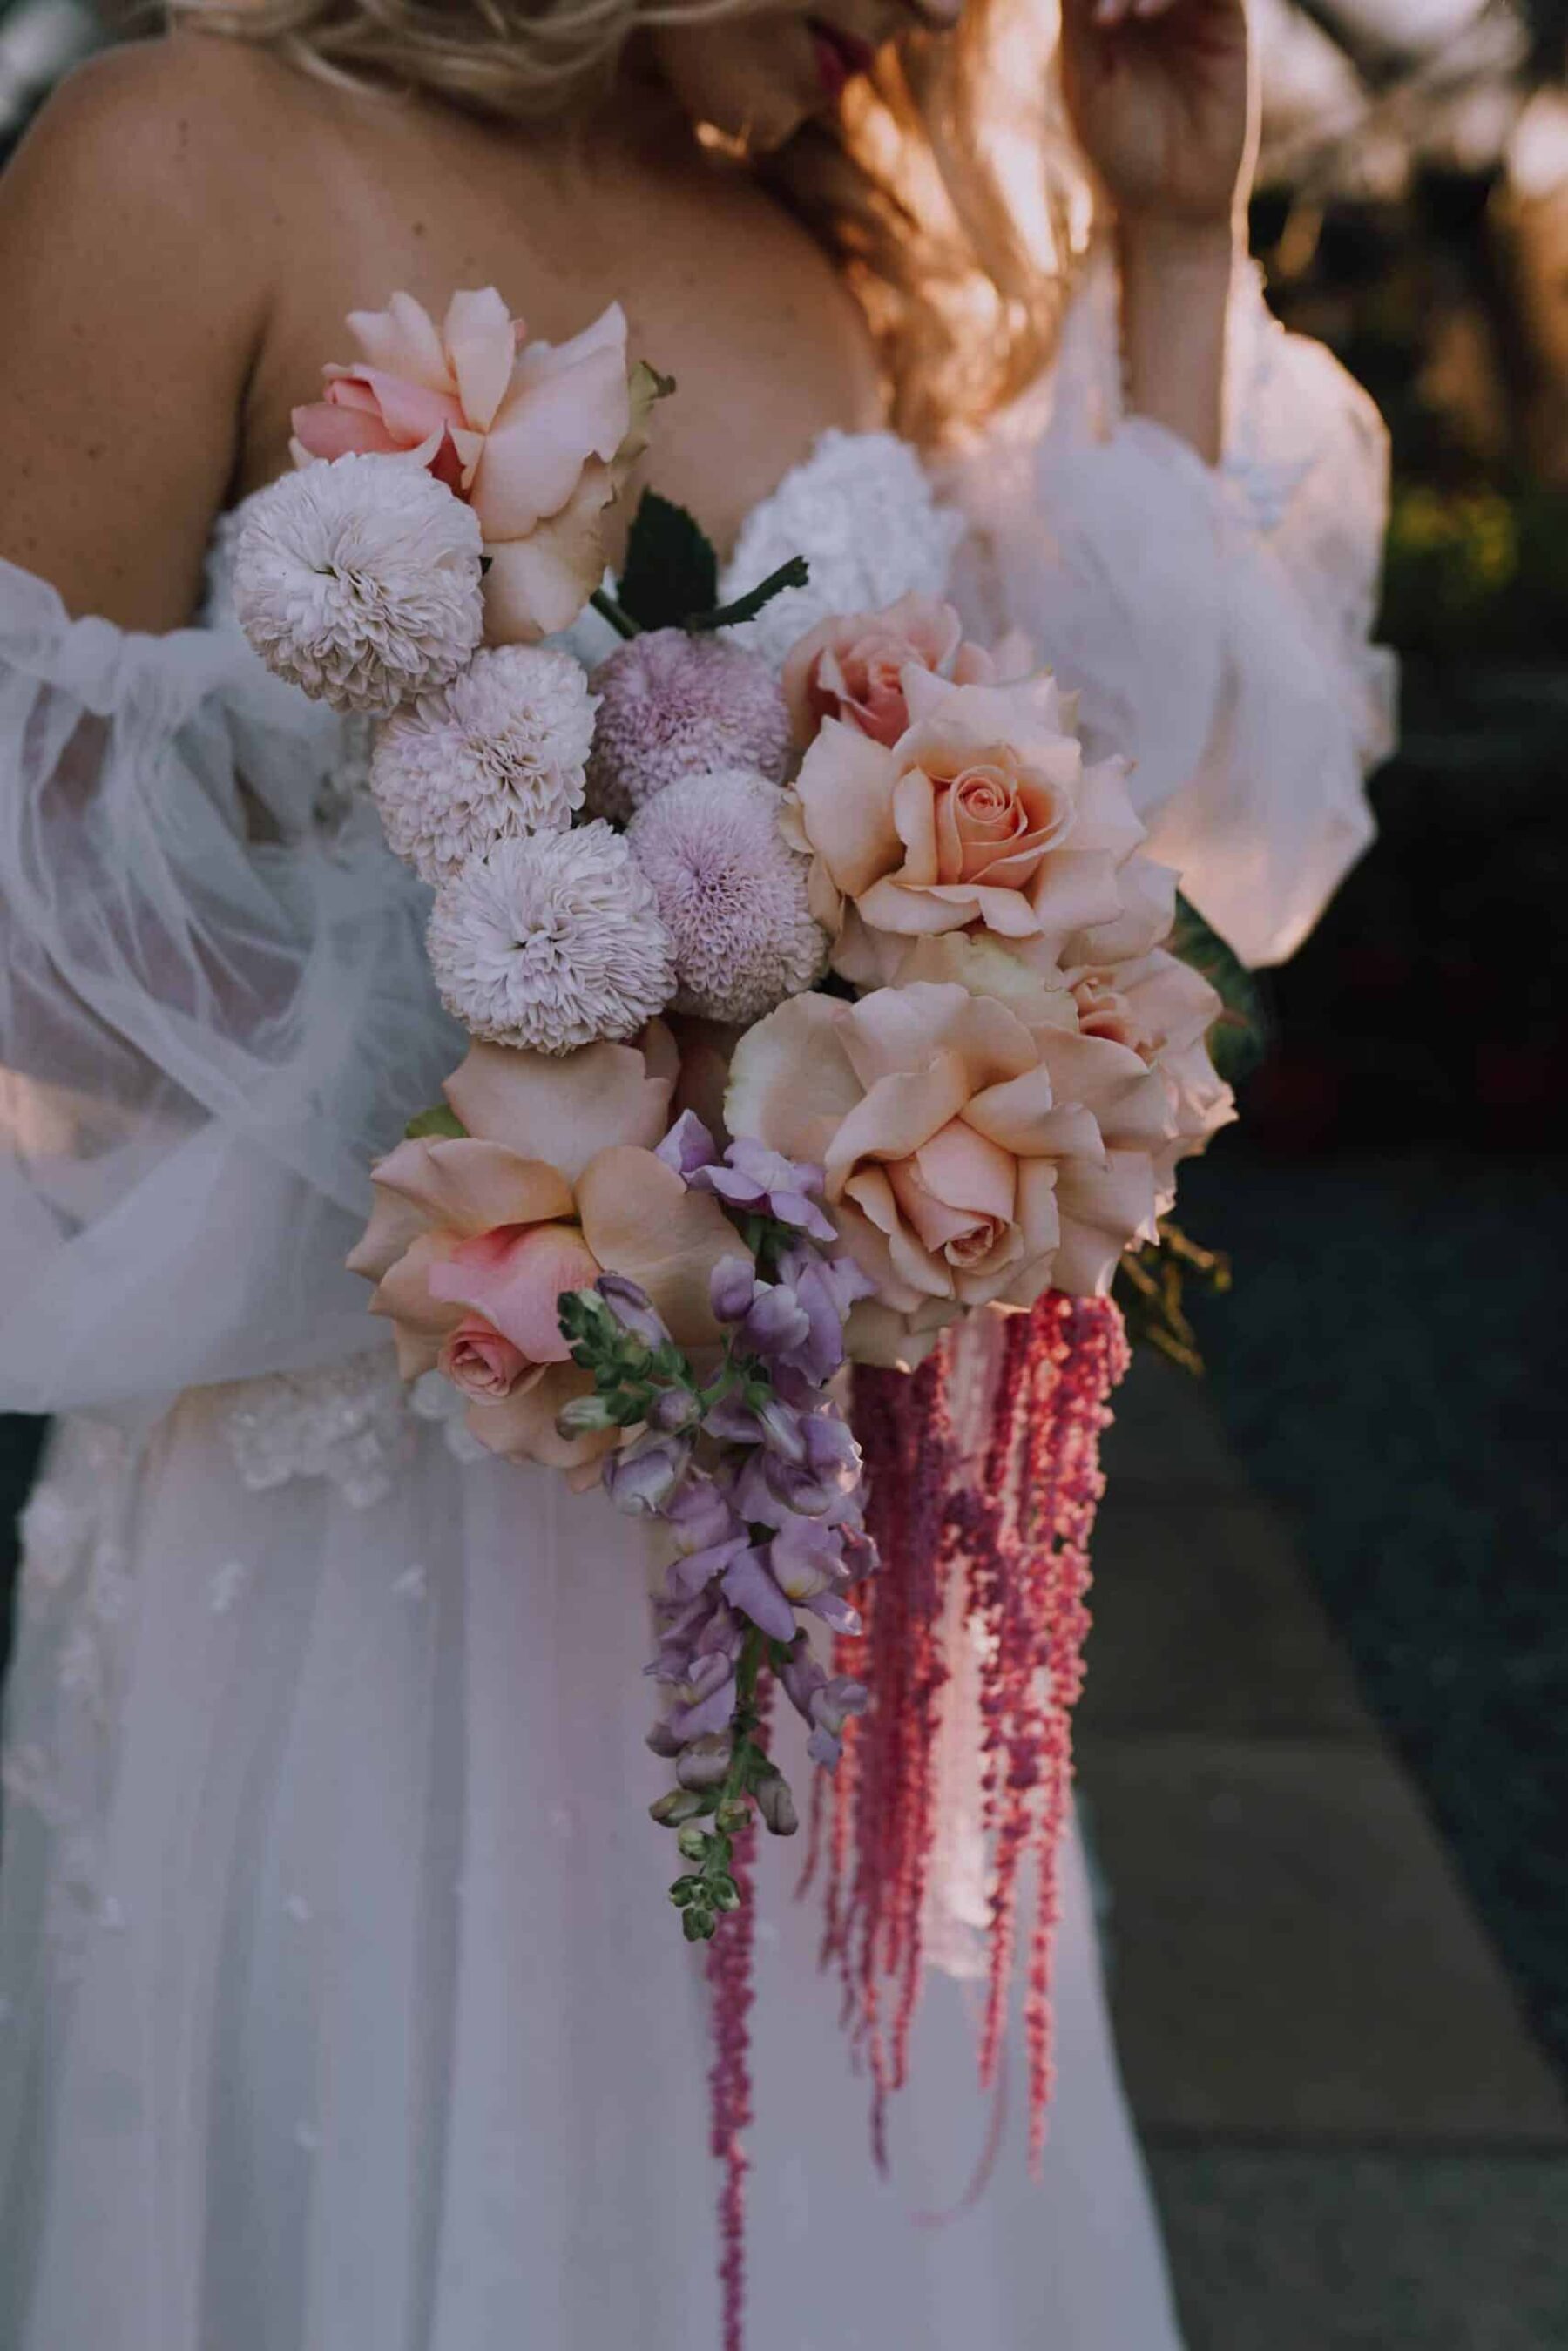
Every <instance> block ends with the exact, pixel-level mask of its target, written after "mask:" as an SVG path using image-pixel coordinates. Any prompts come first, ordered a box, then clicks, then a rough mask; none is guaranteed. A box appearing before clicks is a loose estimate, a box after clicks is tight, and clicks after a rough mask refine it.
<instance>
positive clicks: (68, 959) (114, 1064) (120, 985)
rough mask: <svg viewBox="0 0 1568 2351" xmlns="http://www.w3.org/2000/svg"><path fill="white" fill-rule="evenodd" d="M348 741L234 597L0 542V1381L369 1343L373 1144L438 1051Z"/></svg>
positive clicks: (408, 914) (50, 1406) (51, 1394)
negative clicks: (76, 614)
mask: <svg viewBox="0 0 1568 2351" xmlns="http://www.w3.org/2000/svg"><path fill="white" fill-rule="evenodd" d="M343 750H344V744H343V730H342V727H341V726H340V723H339V722H337V721H334V720H332V719H330V718H329V717H327V716H324V715H323V714H322V713H321V712H320V711H319V710H317V709H315V708H314V707H312V705H309V704H308V703H307V702H306V701H305V700H304V699H303V697H302V696H300V695H296V694H295V693H293V692H292V690H291V689H289V688H287V687H284V686H281V685H279V684H277V681H275V680H273V679H272V678H270V677H269V676H268V675H267V673H266V672H265V671H264V670H263V669H262V667H261V665H260V664H259V663H258V662H257V661H256V659H255V657H254V655H253V654H252V653H250V651H249V649H248V647H247V646H246V644H245V643H244V640H243V639H242V638H241V637H240V636H239V634H238V632H237V631H236V630H235V629H234V628H233V627H232V626H226V627H225V626H222V625H220V626H216V627H212V628H202V629H190V630H183V631H179V632H175V633H173V634H171V635H167V636H161V637H152V636H141V635H135V634H131V633H127V632H124V631H121V630H119V629H116V628H113V627H111V626H110V624H109V623H108V622H103V621H98V620H79V621H72V620H70V619H69V618H68V616H67V614H66V613H65V611H64V610H63V608H62V606H61V604H60V602H59V600H58V598H57V596H56V595H55V593H54V591H53V590H51V589H50V588H48V587H47V585H46V584H45V583H44V582H43V581H41V580H37V579H35V578H34V577H33V576H32V575H31V574H30V573H27V572H26V571H22V570H19V569H16V568H15V567H14V566H12V565H9V564H5V563H0V949H3V961H0V1405H4V1406H7V1407H10V1408H12V1409H19V1410H24V1411H53V1410H57V1409H62V1408H74V1407H78V1406H86V1405H95V1404H100V1403H106V1402H111V1401H119V1400H120V1399H123V1398H126V1397H134V1396H141V1395H145V1396H149V1397H156V1396H160V1395H166V1394H168V1393H170V1392H172V1391H174V1390H177V1389H179V1388H182V1387H183V1386H186V1385H189V1384H193V1383H199V1382H204V1381H212V1380H221V1379H229V1378H235V1377H241V1376H246V1375H249V1374H253V1373H257V1372H262V1371H267V1370H276V1369H283V1368H298V1367H301V1366H303V1365H305V1364H311V1363H315V1362H321V1361H327V1360H330V1359H331V1358H333V1357H334V1356H339V1355H342V1354H345V1353H350V1352H351V1351H352V1350H353V1349H354V1348H356V1347H360V1348H362V1347H363V1346H364V1345H365V1343H366V1329H367V1326H366V1323H365V1320H364V1309H365V1296H364V1286H363V1284H362V1283H361V1282H359V1281H356V1280H354V1279H353V1278H352V1277H351V1276H350V1275H349V1274H347V1273H345V1272H344V1271H343V1270H342V1259H343V1256H344V1253H345V1250H346V1249H348V1247H349V1246H350V1242H351V1240H352V1238H353V1234H354V1229H355V1225H356V1220H357V1219H358V1217H360V1215H361V1211H362V1208H363V1206H364V1204H365V1200H366V1195H367V1177H366V1171H367V1169H368V1166H369V1164H370V1160H371V1156H372V1155H373V1154H374V1153H375V1151H376V1150H378V1149H381V1148H384V1147H385V1146H386V1144H388V1143H389V1142H390V1141H391V1140H392V1138H393V1137H394V1136H395V1135H396V1134H397V1133H398V1131H399V1129H400V1126H401V1123H402V1119H403V1118H405V1117H406V1116H407V1113H408V1110H409V1108H410V1107H412V1106H415V1105H417V1104H418V1103H419V1102H421V1101H425V1100H429V1099H430V1098H431V1095H432V1094H433V1093H434V1089H435V1086H436V1084H437V1082H438V1081H439V1079H440V1077H441V1075H442V1074H443V1072H444V1070H445V1069H447V1068H449V1067H450V1066H451V1063H452V1061H453V1060H454V1059H455V1050H454V1039H453V1035H452V1032H451V1030H450V1029H449V1028H448V1027H447V1025H446V1023H445V1022H444V1019H443V1018H442V1016H441V1015H440V1013H439V1010H438V1008H436V1007H435V1006H434V1002H433V1000H432V998H430V994H429V987H428V980H427V978H426V977H425V970H424V962H423V951H422V947H421V942H420V927H421V921H422V917H423V901H422V894H421V893H419V892H418V891H417V888H416V887H415V886H414V885H412V884H411V883H409V882H408V881H407V878H406V877H404V876H403V874H402V869H401V868H400V867H398V866H396V865H395V864H394V863H393V862H392V860H391V859H390V858H389V857H388V856H387V855H386V853H385V852H384V851H383V850H382V849H381V848H380V846H379V843H378V841H376V840H375V838H374V831H375V828H374V819H373V811H371V810H364V811H363V816H364V817H365V818H368V819H369V824H368V826H367V824H366V823H365V822H364V821H363V820H362V819H361V817H359V816H354V815H350V818H349V820H348V821H347V822H346V823H344V822H329V821H324V817H325V816H327V815H328V814H329V813H330V811H329V810H325V809H324V807H323V795H324V793H329V792H330V791H331V789H332V788H333V785H334V778H336V777H337V776H338V774H339V772H340V767H341V762H342V757H343Z"/></svg>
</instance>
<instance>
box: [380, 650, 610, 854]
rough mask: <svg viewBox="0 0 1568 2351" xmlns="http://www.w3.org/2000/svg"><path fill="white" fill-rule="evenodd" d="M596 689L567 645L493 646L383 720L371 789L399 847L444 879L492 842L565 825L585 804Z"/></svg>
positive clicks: (556, 829)
mask: <svg viewBox="0 0 1568 2351" xmlns="http://www.w3.org/2000/svg"><path fill="white" fill-rule="evenodd" d="M593 710H594V703H593V696H592V695H591V694H590V693H589V691H588V680H587V679H586V677H585V676H584V675H583V673H582V670H581V667H580V664H578V663H577V662H575V661H573V660H572V658H571V656H570V653H552V652H550V651H549V650H548V649H547V648H546V647H544V646H542V645H497V646H494V647H491V648H489V649H487V650H485V651H482V652H480V653H476V655H475V657H474V659H473V661H472V662H471V663H470V664H469V666H468V667H467V668H466V669H465V670H464V671H462V672H461V673H460V674H459V675H458V676H456V677H455V678H454V679H453V681H452V683H451V684H450V685H447V686H445V687H444V688H443V689H441V690H440V691H439V692H437V693H434V694H431V695H422V696H421V698H420V700H419V701H418V702H417V703H416V704H414V705H413V707H412V708H410V709H406V710H401V711H399V712H398V713H397V714H396V716H393V717H392V718H391V719H390V720H389V721H388V722H387V724H386V726H384V727H383V728H382V732H381V736H380V738H379V740H378V742H377V744H376V749H375V757H374V758H373V759H372V760H371V796H372V798H373V799H374V800H375V803H376V806H377V808H378V809H379V810H381V817H382V824H383V825H384V827H385V828H386V836H387V840H388V841H389V842H390V843H391V845H392V849H393V850H394V851H395V852H396V853H397V855H398V856H399V857H401V858H402V859H403V860H404V861H405V862H407V863H408V864H410V865H412V866H413V870H414V872H416V873H417V874H418V875H419V877H420V879H421V880H422V881H423V882H444V881H445V880H446V879H447V877H448V876H449V875H450V874H452V873H454V872H456V870H457V868H458V867H459V866H460V865H462V864H464V863H465V862H467V860H468V859H469V858H471V857H483V856H484V855H485V853H486V851H487V850H489V849H492V848H493V847H494V846H495V844H496V842H497V841H507V840H511V839H514V838H516V837H517V836H518V835H521V834H525V833H531V832H564V831H566V830H567V828H568V826H569V825H570V822H571V820H572V817H573V815H574V814H575V813H576V811H577V810H579V809H580V807H581V806H582V799H583V790H584V778H585V773H586V769H587V765H588V753H589V747H590V745H591V743H592V740H593Z"/></svg>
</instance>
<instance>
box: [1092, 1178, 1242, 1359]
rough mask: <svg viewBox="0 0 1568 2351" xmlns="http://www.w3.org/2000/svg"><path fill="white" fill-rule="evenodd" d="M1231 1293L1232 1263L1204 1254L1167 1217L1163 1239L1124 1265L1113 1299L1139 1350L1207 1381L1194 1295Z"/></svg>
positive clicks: (1215, 1253)
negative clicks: (1191, 1314)
mask: <svg viewBox="0 0 1568 2351" xmlns="http://www.w3.org/2000/svg"><path fill="white" fill-rule="evenodd" d="M1229 1287H1230V1260H1229V1259H1228V1257H1225V1256H1223V1255H1221V1253H1220V1251H1219V1250H1218V1249H1204V1248H1202V1247H1201V1246H1200V1244H1199V1243H1198V1242H1197V1241H1195V1240H1191V1239H1189V1238H1188V1237H1187V1235H1186V1233H1184V1232H1183V1230H1182V1228H1181V1227H1180V1226H1179V1225H1178V1224H1176V1223H1175V1222H1174V1221H1173V1219H1172V1218H1171V1217H1161V1218H1160V1223H1159V1238H1158V1239H1157V1240H1155V1241H1150V1242H1147V1243H1145V1247H1144V1248H1142V1249H1129V1250H1127V1252H1126V1253H1125V1255H1124V1257H1123V1258H1122V1259H1121V1260H1120V1262H1119V1263H1118V1265H1117V1267H1116V1278H1115V1281H1114V1284H1113V1289H1112V1293H1111V1294H1112V1296H1113V1298H1114V1299H1115V1301H1116V1303H1117V1305H1118V1306H1119V1307H1120V1308H1121V1310H1122V1316H1123V1320H1124V1322H1125V1323H1126V1326H1127V1336H1128V1338H1129V1339H1130V1340H1131V1341H1132V1343H1133V1344H1134V1346H1135V1347H1152V1348H1154V1350H1155V1353H1157V1354H1161V1355H1165V1356H1166V1357H1168V1358H1169V1360H1170V1361H1171V1362H1172V1363H1173V1364H1180V1366H1181V1368H1182V1370H1183V1371H1184V1372H1191V1373H1193V1374H1195V1376H1201V1375H1202V1372H1203V1356H1202V1353H1201V1352H1200V1351H1199V1348H1198V1343H1197V1332H1196V1331H1195V1330H1194V1329H1193V1326H1192V1323H1191V1321H1190V1320H1189V1318H1188V1315H1187V1311H1186V1301H1187V1298H1188V1295H1189V1289H1194V1288H1196V1289H1200V1290H1207V1292H1208V1293H1209V1294H1210V1296H1212V1297H1220V1296H1222V1295H1223V1294H1224V1292H1225V1291H1226V1290H1228V1289H1229Z"/></svg>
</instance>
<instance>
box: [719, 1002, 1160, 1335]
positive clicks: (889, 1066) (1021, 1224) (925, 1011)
mask: <svg viewBox="0 0 1568 2351" xmlns="http://www.w3.org/2000/svg"><path fill="white" fill-rule="evenodd" d="M1051 1015H1052V1018H1051V1019H1048V1020H1047V1021H1045V1022H1044V1023H1042V1024H1041V1025H1040V1026H1039V1027H1036V1028H1031V1027H1030V1024H1029V1023H1028V1022H1027V1021H1026V1020H1025V1019H1022V1018H1020V1017H1019V1014H1018V1013H1017V1012H1016V1011H1014V1010H1012V1009H1010V1008H1009V1007H1008V1006H1007V1005H1004V1004H1002V1003H1001V1002H999V1001H998V999H997V998H994V997H989V996H974V995H971V994H970V993H969V992H968V990H967V989H966V988H965V987H961V986H958V985H956V984H953V983H949V984H945V985H943V984H932V983H927V982H924V981H917V982H913V983H911V984H910V985H908V986H905V987H897V988H883V989H879V990H877V991H876V992H875V993H873V995H870V996H866V997H862V998H861V999H860V1000H859V1002H858V1003H850V1002H847V1001H846V1000H845V999H843V998H838V997H828V996H821V995H809V996H800V997H796V998H792V999H791V1000H790V1001H789V1003H787V1004H783V1005H781V1006H780V1007H779V1009H778V1010H777V1011H776V1012H772V1013H770V1014H769V1015H768V1018H767V1019H765V1020H763V1021H761V1022H759V1023H758V1026H757V1027H756V1028H755V1029H752V1030H750V1031H749V1032H748V1033H747V1035H746V1036H745V1037H743V1038H742V1039H741V1040H740V1042H739V1044H738V1045H737V1048H736V1053H735V1061H734V1066H733V1071H732V1075H731V1080H730V1089H729V1097H728V1101H727V1110H726V1116H727V1123H728V1125H729V1127H730V1129H731V1131H732V1133H735V1134H747V1135H755V1136H756V1137H757V1138H758V1140H759V1141H761V1142H763V1143H766V1144H769V1145H771V1146H772V1147H773V1148H774V1149H775V1150H779V1151H782V1152H786V1153H788V1154H789V1156H790V1157H792V1158H797V1159H810V1160H814V1161H816V1162H818V1163H819V1164H820V1165H822V1166H823V1167H824V1168H825V1170H826V1186H825V1194H824V1196H825V1198H826V1200H827V1202H828V1205H829V1209H830V1213H831V1216H832V1217H833V1219H834V1222H835V1223H836V1224H837V1226H838V1228H839V1230H840V1232H841V1235H842V1237H843V1239H844V1241H845V1244H846V1246H847V1247H848V1248H849V1249H850V1250H851V1251H852V1254H853V1255H854V1257H855V1259H857V1261H858V1262H859V1263H860V1265H861V1266H862V1268H863V1270H865V1272H866V1273H867V1274H868V1275H869V1276H870V1277H871V1279H872V1280H873V1281H874V1282H875V1284H876V1294H875V1297H874V1298H873V1300H870V1301H866V1302H865V1305H864V1308H863V1310H862V1308H857V1309H856V1310H855V1315H854V1320H853V1321H852V1325H851V1332H850V1339H851V1345H852V1350H853V1352H854V1353H856V1354H857V1356H858V1358H859V1359H860V1360H862V1361H868V1362H882V1363H890V1362H904V1363H909V1362H914V1361H917V1360H918V1359H919V1356H920V1354H922V1353H925V1350H926V1349H928V1348H929V1346H930V1345H931V1344H932V1343H933V1341H934V1338H935V1335H936V1332H937V1331H939V1330H940V1329H941V1327H942V1326H943V1325H944V1323H946V1322H951V1321H952V1320H953V1319H954V1318H955V1316H956V1315H957V1314H958V1313H960V1312H961V1311H964V1310H965V1309H967V1308H971V1307H976V1306H982V1305H986V1304H991V1303H995V1304H998V1305H1003V1306H1010V1307H1026V1306H1030V1305H1032V1304H1033V1303H1034V1301H1035V1300H1036V1299H1037V1298H1039V1297H1040V1294H1041V1292H1042V1291H1044V1290H1047V1289H1049V1288H1050V1287H1051V1286H1052V1284H1055V1285H1056V1286H1057V1287H1059V1288H1064V1289H1071V1290H1081V1291H1084V1292H1103V1290H1106V1289H1107V1288H1108V1287H1109V1284H1110V1280H1111V1276H1112V1273H1113V1270H1114V1268H1115V1262H1116V1259H1117V1258H1118V1257H1119V1256H1120V1255H1121V1252H1122V1250H1123V1249H1125V1248H1126V1247H1127V1246H1128V1245H1129V1243H1130V1242H1132V1241H1133V1240H1134V1239H1136V1238H1146V1237H1147V1236H1148V1235H1150V1234H1151V1233H1152V1231H1153V1228H1154V1217H1155V1165H1154V1155H1155V1153H1156V1152H1157V1151H1159V1150H1161V1149H1162V1148H1163V1147H1164V1145H1165V1143H1166V1134H1167V1129H1168V1126H1169V1105H1168V1101H1167V1096H1166V1088H1165V1085H1164V1082H1163V1081H1162V1079H1161V1077H1160V1075H1159V1073H1158V1072H1157V1071H1153V1070H1150V1069H1149V1068H1147V1067H1146V1066H1145V1063H1144V1062H1143V1061H1141V1060H1140V1059H1139V1057H1138V1056H1137V1055H1136V1054H1135V1053H1133V1052H1131V1051H1129V1050H1127V1049H1125V1048H1124V1047H1122V1046H1118V1045H1114V1044H1110V1043H1106V1042H1104V1041H1103V1040H1098V1039H1094V1038H1082V1037H1081V1036H1080V1035H1079V1033H1078V1030H1077V1028H1076V1025H1075V1024H1073V1025H1071V1026H1067V1025H1064V1026H1057V1025H1055V1024H1056V1021H1057V1019H1061V1018H1062V1002H1061V992H1060V991H1058V993H1057V994H1056V995H1055V996H1054V997H1053V998H1052V999H1051ZM1065 1018H1066V1020H1067V1021H1069V1022H1071V1001H1070V999H1069V1000H1068V1008H1067V1010H1066V1014H1065Z"/></svg>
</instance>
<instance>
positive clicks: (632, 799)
mask: <svg viewBox="0 0 1568 2351" xmlns="http://www.w3.org/2000/svg"><path fill="white" fill-rule="evenodd" d="M590 683H591V685H592V687H593V690H594V692H595V693H596V694H597V695H598V696H599V699H600V708H599V724H598V726H597V728H596V729H595V732H594V737H593V756H592V758H591V759H590V761H589V765H588V805H589V807H590V808H591V810H592V811H593V813H594V815H595V816H602V817H608V818H609V819H610V820H611V821H612V823H615V824H624V823H626V822H627V820H629V819H630V818H631V817H632V814H633V813H634V812H635V810H637V809H639V808H641V807H642V806H643V804H644V803H645V802H646V801H648V800H651V799H653V795H654V794H655V793H656V792H662V791H664V790H666V789H668V788H669V786H670V785H671V784H675V783H679V782H680V781H681V780H682V778H685V777H686V776H702V775H711V774H713V773H714V772H716V770H717V769H719V768H749V769H751V770H752V772H753V773H754V774H757V775H760V776H764V777H766V778H767V779H768V782H769V783H774V784H779V783H782V782H783V780H784V777H785V774H786V772H787V770H788V768H789V753H790V729H789V708H788V706H787V705H786V703H785V700H784V690H783V688H782V686H781V685H780V684H779V681H778V679H777V678H776V677H775V675H774V674H773V672H772V671H771V670H770V669H769V668H768V664H767V663H766V662H764V661H762V660H761V659H759V658H758V655H757V654H756V653H746V652H743V651H742V649H741V648H740V647H739V646H738V645H731V644H727V643H725V642H724V640H723V639H722V638H719V637H708V636H690V635H688V634H687V633H686V632H685V630H683V629H653V630H650V631H649V632H647V633H646V634H645V635H643V636H640V637H634V638H633V639H632V642H631V643H630V644H625V645H622V647H621V648H620V650H619V652H617V653H612V654H611V655H610V657H609V659H608V660H607V661H603V662H601V664H600V665H599V667H598V668H597V669H596V670H595V671H594V673H593V676H592V678H591V681H590Z"/></svg>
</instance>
